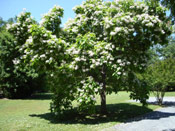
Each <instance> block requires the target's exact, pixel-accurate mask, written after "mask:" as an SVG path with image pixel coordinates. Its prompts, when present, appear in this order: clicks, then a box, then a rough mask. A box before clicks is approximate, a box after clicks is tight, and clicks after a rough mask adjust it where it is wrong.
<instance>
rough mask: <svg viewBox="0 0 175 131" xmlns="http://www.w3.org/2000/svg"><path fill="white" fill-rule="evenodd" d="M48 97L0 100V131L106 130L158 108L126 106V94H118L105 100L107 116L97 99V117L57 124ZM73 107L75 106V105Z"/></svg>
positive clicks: (74, 118) (77, 116)
mask: <svg viewBox="0 0 175 131" xmlns="http://www.w3.org/2000/svg"><path fill="white" fill-rule="evenodd" d="M50 98H51V94H41V95H37V96H33V97H32V98H30V99H24V100H8V99H0V130H2V131H17V130H18V131H19V130H20V131H26V130H29V131H54V130H55V131H58V130H63V131H67V130H68V131H69V130H71V131H86V130H87V131H89V130H101V129H104V128H108V127H110V126H113V125H115V124H117V123H120V122H123V121H125V120H127V119H129V118H133V117H136V116H139V115H142V114H144V113H147V112H150V111H152V110H154V109H156V108H157V107H158V106H155V105H149V106H148V107H142V106H141V104H139V103H129V102H128V100H129V93H126V92H120V93H118V94H111V95H108V96H107V108H108V111H109V114H108V115H107V116H101V115H100V114H99V109H100V97H99V96H98V97H97V106H96V109H97V114H94V115H92V116H83V115H80V114H69V116H66V118H65V119H64V120H61V121H58V120H56V119H55V118H54V117H53V115H52V114H51V113H50V111H49V106H50V102H51V99H50ZM75 105H76V103H75Z"/></svg>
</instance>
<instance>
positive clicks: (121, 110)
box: [29, 103, 152, 124]
mask: <svg viewBox="0 0 175 131" xmlns="http://www.w3.org/2000/svg"><path fill="white" fill-rule="evenodd" d="M107 109H108V114H107V115H100V113H99V112H100V106H99V105H98V106H96V110H97V113H96V114H93V115H87V114H78V113H77V112H75V111H74V112H71V113H69V114H66V117H65V118H63V119H62V120H58V119H56V118H55V116H54V115H53V114H52V113H45V114H31V115H29V116H31V117H38V118H40V119H45V120H48V121H49V122H50V123H53V124H58V123H59V124H99V123H107V122H125V121H126V120H128V119H131V118H134V117H137V116H140V115H142V114H145V113H148V112H151V111H152V110H151V109H149V108H147V107H142V106H138V105H134V104H129V103H120V104H108V105H107Z"/></svg>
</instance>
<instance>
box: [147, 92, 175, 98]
mask: <svg viewBox="0 0 175 131" xmlns="http://www.w3.org/2000/svg"><path fill="white" fill-rule="evenodd" d="M150 96H151V97H154V94H153V93H151V94H150ZM170 96H173V97H175V92H172V91H171V92H166V93H165V97H170Z"/></svg>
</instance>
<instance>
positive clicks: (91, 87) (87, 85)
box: [77, 76, 102, 103]
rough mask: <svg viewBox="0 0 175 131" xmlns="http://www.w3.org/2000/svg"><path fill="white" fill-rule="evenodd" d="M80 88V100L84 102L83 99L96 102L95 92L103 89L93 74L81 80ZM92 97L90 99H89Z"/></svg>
mask: <svg viewBox="0 0 175 131" xmlns="http://www.w3.org/2000/svg"><path fill="white" fill-rule="evenodd" d="M80 84H81V86H80V88H78V90H77V91H78V94H79V95H78V101H79V102H80V103H82V102H83V101H86V102H87V100H89V102H91V101H93V102H96V98H95V94H97V93H99V91H100V90H101V89H102V84H99V83H97V82H95V81H94V79H93V77H92V76H89V77H87V78H86V79H84V80H81V81H80ZM88 98H90V99H88Z"/></svg>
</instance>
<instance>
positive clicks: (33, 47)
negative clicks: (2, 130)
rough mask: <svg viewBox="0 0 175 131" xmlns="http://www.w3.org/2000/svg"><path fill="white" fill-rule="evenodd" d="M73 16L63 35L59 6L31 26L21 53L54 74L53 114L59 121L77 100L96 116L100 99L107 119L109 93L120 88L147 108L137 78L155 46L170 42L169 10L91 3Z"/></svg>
mask: <svg viewBox="0 0 175 131" xmlns="http://www.w3.org/2000/svg"><path fill="white" fill-rule="evenodd" d="M74 11H75V13H76V16H75V18H74V19H72V20H69V21H68V23H67V24H66V25H65V27H64V33H62V31H61V29H60V27H59V25H60V18H61V17H62V15H63V9H62V8H61V7H59V6H55V7H54V8H53V9H51V10H50V11H49V13H48V14H46V15H44V17H43V19H42V22H41V24H40V25H38V24H32V25H31V26H30V28H29V31H28V32H29V34H30V36H29V37H28V40H27V41H25V42H24V44H23V46H22V47H21V51H22V52H24V54H25V55H24V56H23V57H21V58H20V59H24V60H25V62H26V64H29V65H32V66H34V67H36V68H39V69H40V70H41V71H43V70H46V71H48V70H49V71H51V72H52V73H51V77H52V79H53V80H54V86H55V87H54V88H53V92H54V98H53V102H52V103H51V110H52V111H53V112H55V114H57V115H60V114H62V113H63V112H64V111H66V110H68V109H71V108H72V101H73V100H77V102H78V103H79V109H80V110H87V109H88V111H91V112H93V111H94V105H95V102H96V99H95V95H96V94H100V96H101V113H107V109H106V92H108V93H111V92H112V91H114V92H117V91H118V90H119V89H120V87H121V86H127V87H129V88H128V90H131V91H132V93H131V97H132V98H134V99H138V100H140V101H141V102H142V103H145V102H146V98H147V97H148V96H147V95H145V94H147V93H148V92H147V90H145V89H144V88H143V87H142V84H140V83H139V82H138V79H137V78H136V77H135V73H136V72H140V71H143V69H144V67H145V66H146V62H147V54H146V51H147V50H148V49H149V48H150V46H152V45H154V44H157V43H159V44H165V43H166V42H167V40H166V38H167V36H168V35H169V34H170V28H169V26H168V25H167V21H168V19H167V18H166V13H165V11H166V10H165V9H164V8H163V7H161V6H160V5H159V4H157V5H153V4H151V3H150V2H147V3H144V2H134V0H116V1H113V2H103V1H102V0H87V1H85V2H84V3H83V4H82V5H80V6H77V7H75V8H74ZM16 33H17V32H16ZM52 84H53V83H52ZM128 85H129V86H128ZM140 90H143V91H140ZM145 91H146V92H145Z"/></svg>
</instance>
